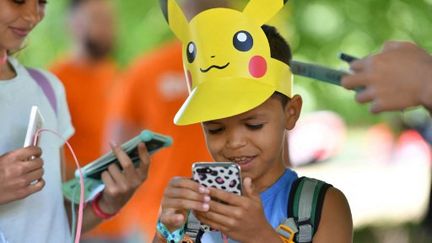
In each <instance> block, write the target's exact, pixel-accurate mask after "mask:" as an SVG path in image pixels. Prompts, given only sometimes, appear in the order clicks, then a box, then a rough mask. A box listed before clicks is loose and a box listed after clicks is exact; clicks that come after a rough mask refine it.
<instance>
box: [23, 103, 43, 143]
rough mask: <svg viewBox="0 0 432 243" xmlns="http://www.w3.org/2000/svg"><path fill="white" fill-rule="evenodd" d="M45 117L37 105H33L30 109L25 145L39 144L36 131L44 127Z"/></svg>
mask: <svg viewBox="0 0 432 243" xmlns="http://www.w3.org/2000/svg"><path fill="white" fill-rule="evenodd" d="M43 125H44V118H43V117H42V114H41V113H40V111H39V108H38V107H37V106H35V105H34V106H32V108H31V111H30V118H29V122H28V125H27V133H26V137H25V140H24V147H28V146H30V145H33V146H37V145H38V142H39V139H36V140H35V135H36V132H37V131H38V130H40V129H42V128H43Z"/></svg>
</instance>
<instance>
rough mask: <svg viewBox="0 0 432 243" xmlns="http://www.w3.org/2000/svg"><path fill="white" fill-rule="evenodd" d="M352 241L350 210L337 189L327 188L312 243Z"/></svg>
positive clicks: (343, 196) (344, 242) (343, 242)
mask: <svg viewBox="0 0 432 243" xmlns="http://www.w3.org/2000/svg"><path fill="white" fill-rule="evenodd" d="M352 240H353V223H352V217H351V210H350V207H349V205H348V201H347V199H346V198H345V195H344V194H343V193H342V192H341V191H339V190H338V189H337V188H333V187H331V188H329V189H328V191H327V193H326V195H325V198H324V205H323V208H322V212H321V220H320V224H319V227H318V231H317V232H316V233H315V236H314V238H313V242H314V243H348V242H352Z"/></svg>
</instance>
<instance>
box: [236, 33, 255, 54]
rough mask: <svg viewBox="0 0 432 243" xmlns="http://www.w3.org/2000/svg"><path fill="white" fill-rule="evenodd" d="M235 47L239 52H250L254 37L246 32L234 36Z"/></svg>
mask: <svg viewBox="0 0 432 243" xmlns="http://www.w3.org/2000/svg"><path fill="white" fill-rule="evenodd" d="M233 45H234V47H235V48H236V49H237V50H239V51H249V50H250V49H251V48H252V46H253V38H252V35H251V34H250V33H249V32H247V31H244V30H241V31H239V32H237V33H235V34H234V37H233Z"/></svg>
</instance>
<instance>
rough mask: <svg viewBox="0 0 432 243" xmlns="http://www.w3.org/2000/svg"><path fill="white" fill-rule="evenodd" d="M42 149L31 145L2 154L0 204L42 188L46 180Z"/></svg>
mask: <svg viewBox="0 0 432 243" xmlns="http://www.w3.org/2000/svg"><path fill="white" fill-rule="evenodd" d="M41 155H42V150H41V149H40V148H39V147H35V146H30V147H26V148H20V149H17V150H14V151H11V152H8V153H5V154H3V155H2V156H0V192H1V193H0V205H2V204H5V203H9V202H12V201H16V200H19V199H23V198H26V197H28V196H30V195H31V194H33V193H35V192H38V191H40V190H42V188H43V187H44V186H45V181H44V180H43V179H42V176H43V174H44V170H43V160H42V159H41Z"/></svg>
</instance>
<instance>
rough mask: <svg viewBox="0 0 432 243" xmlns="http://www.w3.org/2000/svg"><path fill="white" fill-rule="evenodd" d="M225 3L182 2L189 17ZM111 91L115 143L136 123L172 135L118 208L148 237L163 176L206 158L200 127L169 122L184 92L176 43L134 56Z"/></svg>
mask: <svg viewBox="0 0 432 243" xmlns="http://www.w3.org/2000/svg"><path fill="white" fill-rule="evenodd" d="M226 5H227V4H226V2H224V1H210V0H201V1H186V2H184V3H183V6H182V7H183V9H185V11H187V13H188V14H189V17H192V16H193V15H194V14H196V13H198V12H200V11H202V10H204V9H208V8H212V7H218V6H219V7H221V6H226ZM161 21H163V20H162V19H161ZM116 91H117V93H116V94H115V95H114V98H113V99H112V100H111V101H112V103H111V105H110V112H109V117H110V118H109V119H108V127H107V134H108V135H107V136H108V137H109V140H113V141H115V142H118V143H120V142H123V141H125V140H127V139H128V138H129V137H131V136H133V135H134V134H136V133H138V132H139V131H140V130H142V129H150V130H153V131H156V132H159V133H163V134H167V135H170V136H171V137H172V138H173V141H174V143H173V145H172V146H171V147H170V148H168V149H164V150H163V151H160V152H158V153H157V154H155V155H152V165H151V167H150V171H149V177H148V179H147V182H146V184H145V185H143V186H142V187H140V189H139V190H138V191H137V193H136V194H135V198H134V200H131V202H130V203H129V205H128V206H129V207H127V208H126V209H125V210H123V211H122V212H123V213H125V211H127V210H129V214H131V215H132V214H135V215H136V216H135V217H136V219H135V220H136V221H137V222H138V223H139V224H140V225H141V227H142V229H143V230H145V233H146V235H147V237H148V238H147V240H150V239H151V237H152V236H153V235H154V233H155V226H156V221H157V218H158V213H159V205H160V200H161V198H162V196H163V191H164V189H165V187H166V185H167V183H168V181H169V179H170V178H172V177H173V176H191V171H192V164H193V163H194V162H197V161H211V157H210V155H209V154H208V151H207V148H206V145H205V142H204V137H203V135H202V131H201V127H200V126H199V125H197V124H195V125H191V126H184V127H178V126H175V125H174V124H173V122H172V120H173V118H174V115H175V114H176V112H177V110H178V109H179V108H180V107H181V105H182V103H183V102H184V100H185V99H186V97H187V95H188V88H187V84H186V81H185V79H184V73H183V64H182V49H181V44H180V43H179V42H177V41H171V42H168V43H165V44H163V45H162V46H160V47H158V48H157V49H155V50H153V51H152V52H151V53H147V54H145V55H144V56H142V57H140V58H138V59H137V60H136V61H135V63H133V64H132V65H131V66H130V67H129V69H128V70H127V71H126V72H125V75H124V77H123V78H122V80H121V88H117V89H116ZM107 140H108V139H107ZM126 214H127V213H126Z"/></svg>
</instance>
